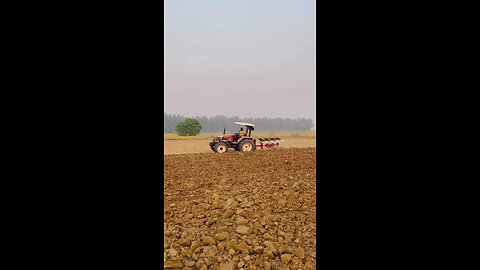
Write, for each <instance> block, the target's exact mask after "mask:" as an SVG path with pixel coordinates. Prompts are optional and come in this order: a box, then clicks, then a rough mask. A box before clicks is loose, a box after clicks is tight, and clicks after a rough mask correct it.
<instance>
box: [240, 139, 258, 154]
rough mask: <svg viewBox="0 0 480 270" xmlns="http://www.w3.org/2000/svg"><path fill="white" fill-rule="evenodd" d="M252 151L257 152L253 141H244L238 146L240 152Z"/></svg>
mask: <svg viewBox="0 0 480 270" xmlns="http://www.w3.org/2000/svg"><path fill="white" fill-rule="evenodd" d="M252 150H255V146H254V144H253V142H252V140H243V141H241V142H240V143H239V144H238V151H241V152H250V151H252Z"/></svg>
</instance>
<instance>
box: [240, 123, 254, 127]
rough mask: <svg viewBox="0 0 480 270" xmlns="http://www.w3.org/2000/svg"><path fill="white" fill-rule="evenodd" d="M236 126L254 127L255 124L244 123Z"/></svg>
mask: <svg viewBox="0 0 480 270" xmlns="http://www.w3.org/2000/svg"><path fill="white" fill-rule="evenodd" d="M235 124H237V125H240V126H247V127H254V125H253V124H250V123H244V122H235Z"/></svg>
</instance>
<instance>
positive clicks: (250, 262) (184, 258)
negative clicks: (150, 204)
mask: <svg viewBox="0 0 480 270" xmlns="http://www.w3.org/2000/svg"><path fill="white" fill-rule="evenodd" d="M315 151H316V148H298V149H294V148H289V149H282V148H279V149H272V150H264V151H254V152H247V153H243V152H237V151H229V152H227V153H224V154H214V153H213V152H212V153H198V154H180V155H164V161H165V165H164V166H165V167H164V195H165V199H164V222H165V224H164V225H165V226H164V263H165V268H178V269H222V270H226V269H315V266H316V248H315V245H316V240H315V230H316V221H315V220H316V202H315V193H316V185H315V182H316V171H315V168H316V163H315V162H316V154H315Z"/></svg>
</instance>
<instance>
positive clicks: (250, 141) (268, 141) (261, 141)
mask: <svg viewBox="0 0 480 270" xmlns="http://www.w3.org/2000/svg"><path fill="white" fill-rule="evenodd" d="M235 124H237V125H241V126H245V128H246V130H247V131H246V133H245V134H244V135H241V134H240V132H236V133H234V134H231V135H225V129H224V130H223V135H219V136H216V137H215V138H213V141H211V142H210V148H211V149H212V150H213V152H215V153H224V152H227V151H228V149H229V148H233V149H235V150H237V151H242V152H249V151H254V150H255V149H257V148H258V147H260V148H261V149H264V148H265V149H267V148H272V147H278V146H280V142H281V141H283V140H282V139H280V138H258V139H254V138H252V131H253V130H254V125H253V124H249V123H243V122H235Z"/></svg>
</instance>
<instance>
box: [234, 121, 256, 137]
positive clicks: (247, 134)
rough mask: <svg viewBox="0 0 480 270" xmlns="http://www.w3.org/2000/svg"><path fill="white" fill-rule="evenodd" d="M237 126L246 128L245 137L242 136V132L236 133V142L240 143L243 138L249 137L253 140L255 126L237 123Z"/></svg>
mask: <svg viewBox="0 0 480 270" xmlns="http://www.w3.org/2000/svg"><path fill="white" fill-rule="evenodd" d="M235 124H236V125H239V126H245V130H246V131H245V135H243V136H242V135H241V134H240V132H235V134H234V135H235V140H236V141H239V140H240V139H242V138H245V137H248V138H252V131H253V130H254V125H253V124H250V123H243V122H235Z"/></svg>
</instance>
